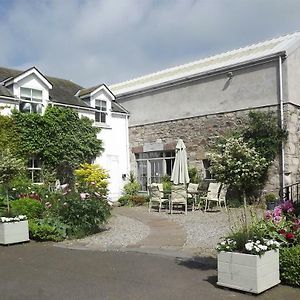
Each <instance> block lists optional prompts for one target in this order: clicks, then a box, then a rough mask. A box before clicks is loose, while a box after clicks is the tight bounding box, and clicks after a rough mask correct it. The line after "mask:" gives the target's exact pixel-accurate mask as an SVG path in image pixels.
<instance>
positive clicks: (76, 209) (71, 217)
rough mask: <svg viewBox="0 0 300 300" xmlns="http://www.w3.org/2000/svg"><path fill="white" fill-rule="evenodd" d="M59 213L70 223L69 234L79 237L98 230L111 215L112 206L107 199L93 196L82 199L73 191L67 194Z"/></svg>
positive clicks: (66, 222) (64, 220)
mask: <svg viewBox="0 0 300 300" xmlns="http://www.w3.org/2000/svg"><path fill="white" fill-rule="evenodd" d="M58 213H59V216H60V218H61V220H62V222H63V223H65V224H67V225H68V229H67V234H68V236H69V237H76V238H79V237H83V236H85V235H89V234H93V233H96V232H98V231H99V226H100V225H101V224H103V223H105V222H106V221H107V219H108V217H109V216H110V207H109V205H108V204H107V202H106V201H105V200H102V199H99V198H96V197H93V196H89V197H88V198H86V199H84V200H82V199H81V198H80V195H78V194H77V193H73V194H70V195H66V197H65V199H64V201H63V204H62V205H61V206H60V208H59V211H58Z"/></svg>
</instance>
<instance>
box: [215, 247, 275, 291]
mask: <svg viewBox="0 0 300 300" xmlns="http://www.w3.org/2000/svg"><path fill="white" fill-rule="evenodd" d="M279 283H280V279H279V251H275V250H270V251H267V252H265V253H264V254H263V255H261V256H259V255H252V254H244V253H236V252H220V253H219V254H218V282H217V284H218V285H220V286H225V287H229V288H233V289H237V290H242V291H246V292H250V293H255V294H259V293H261V292H263V291H265V290H267V289H269V288H271V287H273V286H275V285H277V284H279Z"/></svg>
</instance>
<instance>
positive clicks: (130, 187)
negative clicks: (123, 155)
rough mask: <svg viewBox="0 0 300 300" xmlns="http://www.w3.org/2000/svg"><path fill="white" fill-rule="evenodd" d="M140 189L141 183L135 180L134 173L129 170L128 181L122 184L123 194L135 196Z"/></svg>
mask: <svg viewBox="0 0 300 300" xmlns="http://www.w3.org/2000/svg"><path fill="white" fill-rule="evenodd" d="M140 190H141V185H140V184H139V182H137V180H136V178H135V176H134V174H133V173H132V172H130V176H129V182H128V183H126V184H125V185H124V193H125V195H129V196H135V195H137V194H138V193H139V191H140Z"/></svg>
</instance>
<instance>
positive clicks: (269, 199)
mask: <svg viewBox="0 0 300 300" xmlns="http://www.w3.org/2000/svg"><path fill="white" fill-rule="evenodd" d="M265 200H266V202H273V201H276V195H275V194H273V193H269V194H267V195H266V196H265Z"/></svg>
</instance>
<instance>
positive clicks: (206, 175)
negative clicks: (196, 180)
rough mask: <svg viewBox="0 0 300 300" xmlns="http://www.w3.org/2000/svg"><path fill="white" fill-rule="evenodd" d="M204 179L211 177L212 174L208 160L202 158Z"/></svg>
mask: <svg viewBox="0 0 300 300" xmlns="http://www.w3.org/2000/svg"><path fill="white" fill-rule="evenodd" d="M202 162H203V167H204V179H213V178H214V177H213V174H212V173H211V171H210V160H208V159H203V161H202Z"/></svg>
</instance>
